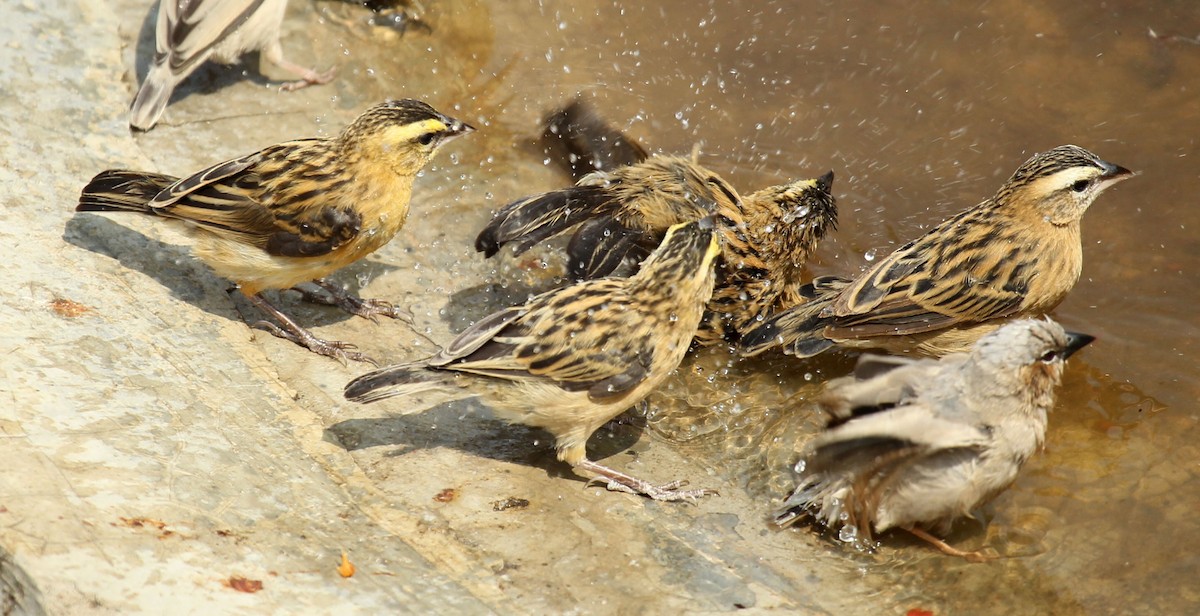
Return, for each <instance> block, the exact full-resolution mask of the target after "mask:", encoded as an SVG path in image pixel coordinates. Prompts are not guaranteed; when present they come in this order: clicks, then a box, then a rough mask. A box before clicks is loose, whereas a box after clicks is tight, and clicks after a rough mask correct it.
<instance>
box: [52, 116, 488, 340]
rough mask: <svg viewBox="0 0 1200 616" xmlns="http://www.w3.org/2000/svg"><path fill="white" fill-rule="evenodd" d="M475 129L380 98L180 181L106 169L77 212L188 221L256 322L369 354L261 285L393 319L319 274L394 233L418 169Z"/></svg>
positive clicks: (206, 256) (201, 250)
mask: <svg viewBox="0 0 1200 616" xmlns="http://www.w3.org/2000/svg"><path fill="white" fill-rule="evenodd" d="M473 130H474V128H472V127H471V126H470V125H467V124H464V123H463V122H462V121H460V120H456V119H454V118H451V117H449V116H446V115H443V114H442V113H440V112H438V111H437V110H435V109H434V108H433V107H430V106H429V105H428V104H426V103H424V102H421V101H417V100H412V99H403V100H391V101H386V102H383V103H380V104H377V105H375V106H373V107H371V108H369V109H367V110H366V111H365V112H363V113H362V114H361V115H360V116H359V117H358V118H357V119H355V120H354V121H353V122H351V123H350V124H349V125H348V126H346V128H345V129H344V130H343V131H342V132H341V133H340V134H339V135H338V136H336V137H332V138H312V139H299V140H295V141H286V142H283V143H280V144H277V145H273V146H269V147H267V148H264V149H262V150H259V151H257V152H254V153H253V154H249V155H247V156H243V157H241V158H236V159H233V160H229V161H225V162H222V163H218V164H215V165H213V166H211V167H208V168H207V169H204V170H202V171H199V172H197V173H195V174H193V175H191V176H189V177H186V178H183V179H179V178H175V177H172V176H169V175H163V174H159V173H151V172H145V171H131V170H123V169H112V170H108V171H103V172H101V173H99V174H98V175H96V177H95V178H93V179H92V180H91V182H89V183H88V184H87V186H85V187H84V188H83V191H82V193H81V194H80V197H79V204H78V206H77V207H76V208H75V211H77V212H104V211H126V212H138V213H142V214H149V215H152V216H158V217H161V218H166V219H170V220H174V221H180V222H182V223H184V224H185V225H186V226H187V228H188V230H189V231H190V232H191V235H192V236H193V237H194V239H195V241H196V243H195V247H194V254H195V255H196V256H197V257H198V258H199V259H200V260H201V261H203V262H205V263H207V264H208V265H209V266H210V267H212V269H213V270H214V271H215V272H216V273H217V274H219V275H221V276H223V277H226V278H229V279H231V280H233V281H234V282H235V283H236V284H237V287H238V288H239V289H240V290H241V291H242V293H244V294H245V295H246V297H248V298H249V299H250V301H251V302H252V303H253V304H254V305H255V306H257V307H258V308H259V309H261V310H262V311H263V312H265V313H267V314H269V315H270V316H271V317H273V318H274V319H275V320H276V321H277V322H278V323H279V325H275V324H272V323H269V322H266V321H262V322H259V323H257V324H256V326H258V327H260V328H262V329H266V330H267V331H270V332H271V333H272V334H274V335H276V336H279V337H281V338H285V339H288V340H291V341H292V342H295V343H297V344H299V345H301V346H304V347H306V348H308V349H309V350H311V351H314V352H316V353H318V354H321V355H326V356H329V357H334V358H337V359H339V360H343V361H344V360H345V359H351V360H355V361H367V362H371V361H373V360H371V359H370V358H369V357H367V356H365V355H363V354H361V353H359V352H357V351H353V349H354V345H352V344H349V343H345V342H339V341H326V340H322V339H319V338H317V337H316V336H314V335H313V334H312V333H310V332H309V331H307V330H305V329H304V328H303V327H301V326H300V325H299V324H298V323H296V322H295V321H294V320H292V319H291V317H288V316H287V315H285V314H284V313H283V312H281V311H280V310H279V309H277V308H276V307H274V306H273V305H271V304H270V303H269V302H268V301H267V300H266V298H264V297H263V296H262V291H264V290H267V289H288V288H291V287H293V286H294V285H297V284H300V283H302V282H307V281H313V282H316V283H317V284H318V286H321V287H323V288H324V289H325V290H326V291H327V292H328V294H329V295H330V296H331V297H332V300H324V301H322V303H331V304H333V305H337V306H339V307H341V308H343V309H345V310H347V311H349V312H351V313H353V314H356V315H359V316H363V317H367V318H371V319H372V320H374V319H375V317H376V315H384V316H390V317H398V316H401V314H402V313H401V312H399V311H398V310H397V309H396V308H395V307H393V306H391V305H390V304H388V303H387V302H383V301H381V300H361V299H358V298H354V297H351V296H348V295H347V294H346V293H345V292H344V291H343V290H342V289H341V287H340V286H338V285H336V284H334V283H332V282H329V281H325V280H322V279H323V277H324V276H327V275H329V274H331V273H332V272H334V271H335V270H338V269H340V268H342V267H344V266H346V265H349V264H351V263H353V262H355V261H357V260H359V259H361V258H363V257H365V256H367V255H368V254H370V253H372V252H374V251H375V250H377V249H378V248H380V247H381V246H383V245H384V244H386V243H387V242H388V241H390V240H391V239H392V238H393V237H394V236H395V235H396V233H397V232H399V231H400V229H401V228H402V227H403V226H404V222H405V219H406V218H407V216H408V206H409V199H410V197H411V195H412V185H413V180H414V178H415V177H416V176H417V173H418V172H419V171H420V170H421V168H422V167H424V165H425V164H426V163H427V162H429V160H430V159H431V158H432V157H433V155H434V154H435V153H436V152H437V151H438V149H439V148H440V147H441V146H443V145H445V144H446V143H447V142H449V141H450V140H452V139H455V138H457V137H459V136H461V135H464V134H467V133H469V132H471V131H473ZM306 296H307V297H309V298H310V299H315V300H318V301H320V296H315V295H312V294H307V293H306Z"/></svg>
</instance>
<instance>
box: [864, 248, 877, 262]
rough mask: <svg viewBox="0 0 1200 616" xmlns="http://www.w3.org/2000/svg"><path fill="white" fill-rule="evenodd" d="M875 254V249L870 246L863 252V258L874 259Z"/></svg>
mask: <svg viewBox="0 0 1200 616" xmlns="http://www.w3.org/2000/svg"><path fill="white" fill-rule="evenodd" d="M876 254H877V253H876V250H875V249H874V248H872V249H870V250H868V251H867V252H866V253H864V254H863V258H864V259H866V260H867V261H874V260H875V255H876Z"/></svg>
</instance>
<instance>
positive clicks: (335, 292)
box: [294, 278, 413, 324]
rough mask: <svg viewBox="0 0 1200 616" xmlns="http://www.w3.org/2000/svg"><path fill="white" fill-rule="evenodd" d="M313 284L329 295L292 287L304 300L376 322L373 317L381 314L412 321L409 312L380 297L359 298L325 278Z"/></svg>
mask: <svg viewBox="0 0 1200 616" xmlns="http://www.w3.org/2000/svg"><path fill="white" fill-rule="evenodd" d="M313 284H315V285H317V286H319V287H321V288H322V289H324V290H325V292H326V293H328V294H329V297H325V296H324V295H321V294H320V293H313V292H312V291H309V290H308V289H304V288H302V287H294V288H295V290H297V291H299V292H300V293H301V294H302V295H304V300H305V301H307V302H312V303H314V304H322V305H324V306H337V307H338V308H341V309H342V310H345V311H346V312H349V313H350V314H353V315H356V316H360V317H363V318H366V319H371V320H372V321H374V322H376V323H378V322H379V320H378V319H376V318H375V317H376V316H378V315H383V316H385V317H390V318H393V319H400V320H402V321H405V322H407V323H410V324H411V323H412V322H413V317H412V314H411V313H409V312H407V311H405V310H403V309H401V308H397V307H396V306H394V305H392V303H391V302H389V301H386V300H382V299H361V298H358V297H354V296H353V295H351V294H349V293H347V292H346V290H345V289H343V288H342V287H341V285H339V284H337V283H336V282H330V281H328V280H325V279H324V278H321V279H317V280H314V281H313Z"/></svg>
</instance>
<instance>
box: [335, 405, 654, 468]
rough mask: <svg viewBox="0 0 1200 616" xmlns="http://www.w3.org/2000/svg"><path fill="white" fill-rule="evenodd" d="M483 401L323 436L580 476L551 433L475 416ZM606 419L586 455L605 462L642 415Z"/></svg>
mask: <svg viewBox="0 0 1200 616" xmlns="http://www.w3.org/2000/svg"><path fill="white" fill-rule="evenodd" d="M480 412H482V413H485V414H486V413H487V412H488V411H487V410H486V407H484V406H483V405H482V404H481V403H479V402H477V401H475V400H464V401H454V402H447V403H443V404H439V405H437V406H434V407H432V408H430V409H428V410H426V411H423V412H420V413H415V414H412V415H397V416H392V417H370V418H356V419H347V420H344V421H340V422H338V423H336V424H334V425H332V426H330V427H328V428H326V429H325V436H324V440H325V441H326V442H330V443H334V444H336V445H338V446H339V447H342V448H343V449H345V450H346V451H351V452H353V451H359V450H364V449H369V448H373V447H394V448H395V449H394V450H392V451H389V452H387V453H385V454H383V457H397V456H402V455H404V454H406V453H410V452H412V451H416V450H420V449H432V448H437V447H450V448H453V449H457V450H459V451H462V452H464V453H468V454H471V455H473V456H478V457H481V458H489V459H492V460H498V461H501V462H509V463H513V464H521V465H524V466H531V467H536V468H542V469H545V470H546V472H547V474H549V475H550V476H552V477H559V478H569V479H578V480H579V481H586V480H587V478H586V477H582V476H580V475H576V474H574V473H573V472H572V471H571V470H570V467H568V466H567V465H566V464H563V463H561V462H558V461H557V460H556V458H555V453H554V437H553V436H551V435H550V434H549V433H547V432H545V431H543V430H540V429H537V428H530V427H527V426H523V425H520V424H509V423H507V422H504V421H500V420H496V419H491V418H482V417H478V416H477V413H480ZM626 417H634V416H633V415H632V414H628V413H627V414H626V415H622V416H621V418H622V419H621V421H615V422H610V423H609V424H607V425H605V426H603V427H601V428H600V429H599V430H597V431H596V432H595V433H594V434H593V435H592V437H591V438H590V439H588V457H589V458H590V459H592V460H594V461H598V462H601V463H603V460H604V459H606V458H609V457H611V456H613V455H615V454H617V453H620V452H623V451H627V450H628V449H629V448H630V447H632V446H633V445H634V443H636V442H637V440H638V438H639V436H640V435H641V433H642V430H643V428H644V421H643V420H642V418H640V417H637V418H636V419H635V420H634V421H632V422H631V421H626V420H625V418H626Z"/></svg>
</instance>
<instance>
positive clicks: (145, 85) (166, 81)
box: [129, 66, 176, 130]
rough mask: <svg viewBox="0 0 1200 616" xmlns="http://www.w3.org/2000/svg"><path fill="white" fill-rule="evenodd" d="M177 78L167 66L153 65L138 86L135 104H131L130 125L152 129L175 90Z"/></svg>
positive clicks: (138, 128)
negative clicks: (140, 85) (139, 86)
mask: <svg viewBox="0 0 1200 616" xmlns="http://www.w3.org/2000/svg"><path fill="white" fill-rule="evenodd" d="M175 83H176V78H175V76H174V75H172V74H171V72H170V69H169V68H167V67H166V66H163V67H161V69H160V67H152V68H151V69H150V72H149V73H148V74H147V75H146V80H145V81H143V82H142V87H141V88H138V93H137V96H135V97H134V99H133V104H132V105H130V106H129V125H130V126H132V127H133V128H136V129H137V130H150V129H151V128H154V125H155V124H157V123H158V120H159V118H161V117H162V114H163V111H165V110H166V109H167V102H169V101H170V100H171V93H172V92H174V91H175Z"/></svg>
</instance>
